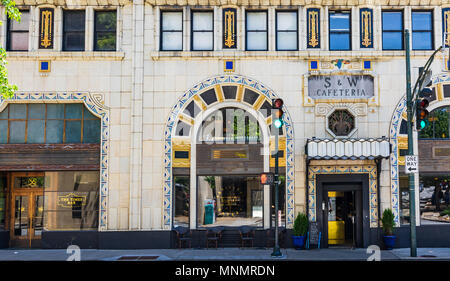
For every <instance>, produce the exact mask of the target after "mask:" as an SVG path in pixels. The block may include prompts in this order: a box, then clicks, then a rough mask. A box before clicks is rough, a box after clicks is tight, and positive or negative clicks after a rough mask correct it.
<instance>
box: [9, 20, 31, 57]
mask: <svg viewBox="0 0 450 281" xmlns="http://www.w3.org/2000/svg"><path fill="white" fill-rule="evenodd" d="M20 12H21V13H22V16H21V21H20V22H18V21H15V20H11V19H8V37H7V41H8V42H7V49H8V51H28V33H29V25H30V12H29V11H20Z"/></svg>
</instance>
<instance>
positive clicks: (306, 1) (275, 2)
mask: <svg viewBox="0 0 450 281" xmlns="http://www.w3.org/2000/svg"><path fill="white" fill-rule="evenodd" d="M15 2H16V5H17V6H37V5H54V6H125V5H128V4H132V3H133V1H132V0H17V1H15ZM145 3H146V4H149V5H152V6H186V5H190V6H314V5H316V6H447V5H450V0H145Z"/></svg>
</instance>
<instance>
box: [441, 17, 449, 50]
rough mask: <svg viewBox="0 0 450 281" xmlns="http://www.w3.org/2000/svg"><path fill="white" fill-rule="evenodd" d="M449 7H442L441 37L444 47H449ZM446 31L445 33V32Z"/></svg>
mask: <svg viewBox="0 0 450 281" xmlns="http://www.w3.org/2000/svg"><path fill="white" fill-rule="evenodd" d="M449 27H450V8H443V9H442V37H443V39H444V45H445V47H450V36H449V35H450V34H448V33H449V32H450V30H449ZM446 33H447V34H446Z"/></svg>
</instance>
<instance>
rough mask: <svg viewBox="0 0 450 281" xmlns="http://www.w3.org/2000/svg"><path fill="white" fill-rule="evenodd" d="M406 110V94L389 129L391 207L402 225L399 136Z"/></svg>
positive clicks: (395, 112) (396, 220)
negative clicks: (390, 145) (400, 216)
mask: <svg viewBox="0 0 450 281" xmlns="http://www.w3.org/2000/svg"><path fill="white" fill-rule="evenodd" d="M404 111H406V96H404V97H403V98H402V99H401V100H400V102H399V103H398V105H397V107H396V108H395V111H394V115H393V116H392V120H391V127H390V130H389V134H390V139H391V144H392V153H391V157H390V160H391V208H392V212H393V213H394V220H395V224H396V225H397V226H400V218H399V215H400V209H399V204H398V202H399V184H400V183H399V177H398V176H399V175H398V149H399V148H398V136H399V134H400V124H401V122H402V114H403V112H404Z"/></svg>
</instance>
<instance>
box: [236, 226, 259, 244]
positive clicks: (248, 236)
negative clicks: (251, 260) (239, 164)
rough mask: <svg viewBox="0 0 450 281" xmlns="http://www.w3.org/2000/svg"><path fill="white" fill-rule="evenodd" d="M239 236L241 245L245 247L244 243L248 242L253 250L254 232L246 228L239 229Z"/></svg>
mask: <svg viewBox="0 0 450 281" xmlns="http://www.w3.org/2000/svg"><path fill="white" fill-rule="evenodd" d="M239 234H240V235H241V245H242V247H244V246H245V243H246V242H250V243H251V245H252V248H253V240H255V230H254V229H253V228H251V227H248V226H243V227H241V228H239Z"/></svg>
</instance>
